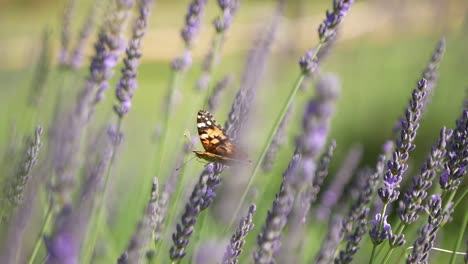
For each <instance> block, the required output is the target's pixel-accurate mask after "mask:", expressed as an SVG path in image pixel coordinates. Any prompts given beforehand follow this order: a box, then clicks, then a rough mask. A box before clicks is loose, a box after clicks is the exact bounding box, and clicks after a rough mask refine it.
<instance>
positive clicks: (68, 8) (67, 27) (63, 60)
mask: <svg viewBox="0 0 468 264" xmlns="http://www.w3.org/2000/svg"><path fill="white" fill-rule="evenodd" d="M75 2H76V1H75V0H68V1H67V3H66V4H65V10H64V12H63V20H62V32H61V39H60V40H61V47H60V52H59V64H60V65H61V66H65V65H67V64H68V48H69V47H70V32H71V21H72V18H73V13H74V11H75Z"/></svg>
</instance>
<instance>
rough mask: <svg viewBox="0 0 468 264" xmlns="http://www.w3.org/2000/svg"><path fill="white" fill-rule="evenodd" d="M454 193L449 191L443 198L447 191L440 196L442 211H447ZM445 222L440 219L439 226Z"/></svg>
mask: <svg viewBox="0 0 468 264" xmlns="http://www.w3.org/2000/svg"><path fill="white" fill-rule="evenodd" d="M455 193H456V191H451V192H450V193H449V194H448V198H447V199H445V198H446V197H447V193H444V194H445V195H444V196H442V201H443V204H442V209H443V212H447V210H448V208H449V206H450V203H451V202H452V200H453V198H454V197H455ZM446 223H447V222H446V221H445V220H444V221H442V223H441V224H440V226H441V227H442V226H444V225H445V224H446Z"/></svg>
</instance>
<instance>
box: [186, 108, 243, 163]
mask: <svg viewBox="0 0 468 264" xmlns="http://www.w3.org/2000/svg"><path fill="white" fill-rule="evenodd" d="M197 128H198V136H199V137H200V141H201V144H202V146H203V148H204V149H205V151H199V150H194V151H193V152H194V153H195V155H196V156H197V157H198V158H201V159H204V160H206V161H208V162H217V163H222V164H224V165H232V164H234V163H245V162H247V163H251V161H250V160H246V155H245V153H244V152H242V151H241V150H240V149H239V148H238V147H237V146H236V145H235V144H234V143H233V141H232V139H231V138H230V137H229V136H228V135H227V134H226V131H224V129H222V128H221V126H220V125H219V124H218V123H217V122H216V120H215V119H214V118H213V115H212V114H210V113H209V112H208V111H205V110H200V111H198V114H197Z"/></svg>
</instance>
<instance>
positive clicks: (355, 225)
mask: <svg viewBox="0 0 468 264" xmlns="http://www.w3.org/2000/svg"><path fill="white" fill-rule="evenodd" d="M384 151H385V150H384ZM385 156H386V155H385V154H382V155H380V156H379V158H378V160H377V165H376V168H375V171H373V172H369V174H367V175H363V176H366V181H365V184H364V185H363V186H362V189H361V191H360V192H359V196H358V198H357V200H356V201H355V202H354V203H353V204H352V205H351V208H350V210H349V213H348V216H347V217H346V218H345V219H344V220H343V225H342V236H344V239H345V241H346V247H345V248H344V249H343V250H341V251H340V252H339V255H338V256H337V257H336V258H335V263H350V262H351V261H352V260H353V256H354V254H356V252H357V251H358V250H359V243H360V242H361V240H362V238H363V236H364V235H365V233H366V232H367V217H368V215H369V211H370V209H369V205H370V203H371V199H372V196H373V194H374V192H375V190H376V189H377V185H378V182H379V177H380V175H382V173H383V169H384V163H385Z"/></svg>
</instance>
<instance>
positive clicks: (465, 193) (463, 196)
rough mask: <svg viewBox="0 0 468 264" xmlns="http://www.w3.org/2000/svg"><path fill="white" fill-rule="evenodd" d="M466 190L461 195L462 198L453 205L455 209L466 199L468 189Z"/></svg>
mask: <svg viewBox="0 0 468 264" xmlns="http://www.w3.org/2000/svg"><path fill="white" fill-rule="evenodd" d="M464 189H465V190H464V191H463V193H462V194H461V195H460V197H458V199H456V200H455V202H454V203H453V209H455V208H456V207H457V206H458V204H459V203H460V202H461V201H462V200H463V198H465V196H466V195H467V194H468V188H464Z"/></svg>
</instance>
